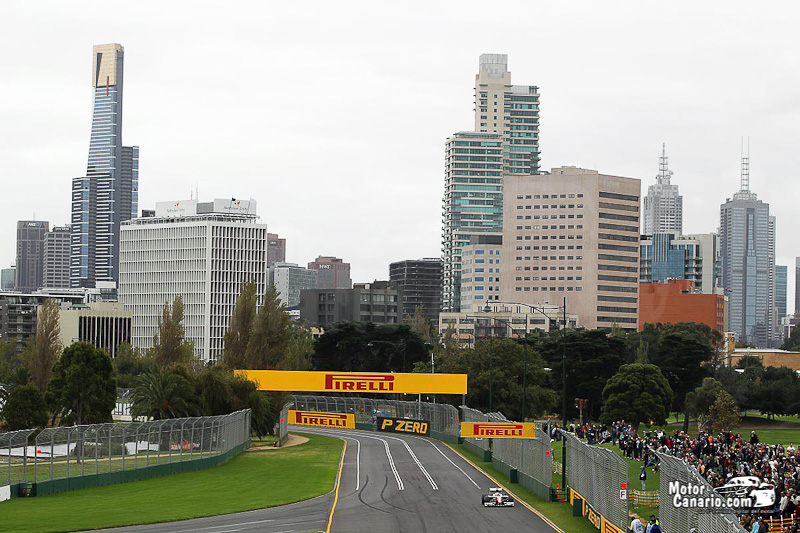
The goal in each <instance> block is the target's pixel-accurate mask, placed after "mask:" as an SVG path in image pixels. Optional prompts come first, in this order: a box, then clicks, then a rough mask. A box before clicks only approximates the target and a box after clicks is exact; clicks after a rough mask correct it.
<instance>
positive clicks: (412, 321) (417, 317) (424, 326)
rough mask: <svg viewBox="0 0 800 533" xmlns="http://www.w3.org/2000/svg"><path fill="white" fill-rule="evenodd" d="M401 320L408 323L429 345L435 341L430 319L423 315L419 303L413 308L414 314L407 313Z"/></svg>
mask: <svg viewBox="0 0 800 533" xmlns="http://www.w3.org/2000/svg"><path fill="white" fill-rule="evenodd" d="M403 322H404V323H405V324H408V325H409V326H410V327H411V331H413V332H414V333H416V334H417V335H418V336H419V338H420V339H422V341H423V342H427V343H428V344H430V345H431V346H433V344H435V343H436V335H435V333H434V328H433V325H432V324H431V321H430V319H429V318H428V317H426V316H425V314H424V312H423V309H422V306H421V305H418V306H416V307H415V308H414V316H410V315H407V316H406V318H405V319H404V320H403Z"/></svg>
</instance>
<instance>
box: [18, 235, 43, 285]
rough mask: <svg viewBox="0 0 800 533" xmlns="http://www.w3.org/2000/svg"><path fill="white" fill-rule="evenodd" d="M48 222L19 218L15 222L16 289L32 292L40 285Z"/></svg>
mask: <svg viewBox="0 0 800 533" xmlns="http://www.w3.org/2000/svg"><path fill="white" fill-rule="evenodd" d="M49 230H50V223H49V222H42V221H38V220H20V221H19V222H17V281H16V289H17V290H18V291H22V292H33V291H35V290H37V289H39V288H40V287H41V286H42V273H43V272H44V240H45V236H46V235H47V232H48V231H49Z"/></svg>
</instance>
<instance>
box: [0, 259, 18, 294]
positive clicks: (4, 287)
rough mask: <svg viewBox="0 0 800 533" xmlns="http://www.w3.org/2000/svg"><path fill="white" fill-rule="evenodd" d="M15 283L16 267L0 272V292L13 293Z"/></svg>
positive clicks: (12, 266)
mask: <svg viewBox="0 0 800 533" xmlns="http://www.w3.org/2000/svg"><path fill="white" fill-rule="evenodd" d="M16 283H17V267H16V266H14V265H11V266H10V267H8V268H4V269H3V270H2V271H0V291H13V290H14V287H15V285H16Z"/></svg>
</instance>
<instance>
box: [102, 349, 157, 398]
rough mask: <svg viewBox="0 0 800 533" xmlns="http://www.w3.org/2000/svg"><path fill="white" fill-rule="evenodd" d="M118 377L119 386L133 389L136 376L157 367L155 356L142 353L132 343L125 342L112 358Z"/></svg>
mask: <svg viewBox="0 0 800 533" xmlns="http://www.w3.org/2000/svg"><path fill="white" fill-rule="evenodd" d="M112 363H113V365H114V372H115V373H116V377H117V387H122V388H124V389H131V388H133V387H134V386H135V385H136V378H137V377H139V376H141V375H142V374H144V373H145V372H147V371H149V370H152V369H153V368H154V367H155V362H154V361H153V358H152V357H150V356H148V355H145V354H142V353H141V352H140V351H139V350H138V349H136V348H133V347H132V346H131V345H130V343H127V342H123V343H121V344H120V345H119V346H118V347H117V356H116V357H114V359H113V360H112Z"/></svg>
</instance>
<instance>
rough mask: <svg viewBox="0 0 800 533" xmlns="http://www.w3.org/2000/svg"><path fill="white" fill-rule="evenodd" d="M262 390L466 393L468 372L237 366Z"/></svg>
mask: <svg viewBox="0 0 800 533" xmlns="http://www.w3.org/2000/svg"><path fill="white" fill-rule="evenodd" d="M236 374H237V375H238V376H242V377H244V378H246V379H248V380H250V381H252V382H254V383H256V384H257V385H258V389H259V390H271V391H286V392H292V391H307V392H357V393H387V392H396V393H413V394H419V393H422V394H466V393H467V375H466V374H412V373H402V374H387V373H379V372H295V371H289V370H237V371H236Z"/></svg>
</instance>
